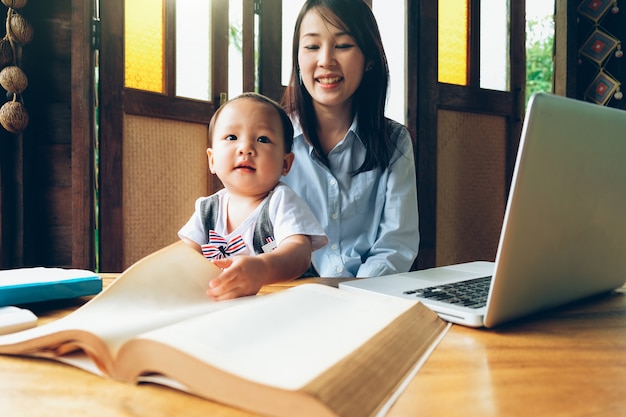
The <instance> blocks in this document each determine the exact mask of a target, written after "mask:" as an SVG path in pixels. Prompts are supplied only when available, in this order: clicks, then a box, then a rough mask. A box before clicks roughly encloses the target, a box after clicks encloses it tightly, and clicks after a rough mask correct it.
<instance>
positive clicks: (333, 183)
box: [330, 178, 337, 186]
mask: <svg viewBox="0 0 626 417" xmlns="http://www.w3.org/2000/svg"><path fill="white" fill-rule="evenodd" d="M330 185H332V186H335V185H337V180H336V179H334V178H333V179H332V180H330Z"/></svg>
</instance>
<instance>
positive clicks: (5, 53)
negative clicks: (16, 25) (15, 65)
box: [0, 36, 13, 68]
mask: <svg viewBox="0 0 626 417" xmlns="http://www.w3.org/2000/svg"><path fill="white" fill-rule="evenodd" d="M12 62H13V48H11V42H9V38H7V37H6V36H5V37H4V38H2V39H0V68H2V67H5V66H7V65H9V64H10V63H12Z"/></svg>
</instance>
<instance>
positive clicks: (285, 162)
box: [283, 152, 295, 176]
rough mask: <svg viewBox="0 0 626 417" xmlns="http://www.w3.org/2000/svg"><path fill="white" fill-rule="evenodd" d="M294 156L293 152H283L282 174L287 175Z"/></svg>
mask: <svg viewBox="0 0 626 417" xmlns="http://www.w3.org/2000/svg"><path fill="white" fill-rule="evenodd" d="M294 158H295V155H294V154H293V152H288V153H286V154H285V157H284V158H283V176H284V175H287V174H288V173H289V170H291V166H292V165H293V160H294Z"/></svg>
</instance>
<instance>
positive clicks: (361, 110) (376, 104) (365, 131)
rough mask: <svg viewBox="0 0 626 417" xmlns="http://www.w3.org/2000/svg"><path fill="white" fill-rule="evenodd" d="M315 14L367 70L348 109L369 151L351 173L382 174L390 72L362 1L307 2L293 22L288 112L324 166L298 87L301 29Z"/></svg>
mask: <svg viewBox="0 0 626 417" xmlns="http://www.w3.org/2000/svg"><path fill="white" fill-rule="evenodd" d="M313 9H315V10H314V12H315V13H318V14H319V15H320V16H321V17H322V19H324V20H325V21H327V22H328V23H329V24H331V25H333V26H336V27H339V28H341V29H342V30H345V31H346V32H347V33H349V34H350V35H351V36H352V37H353V38H354V40H355V41H356V43H357V46H358V47H359V49H360V50H361V52H362V53H363V56H364V58H365V61H364V62H365V65H366V66H367V70H365V69H364V73H363V79H362V80H361V84H360V85H359V87H358V88H357V90H356V91H355V92H354V95H353V98H352V107H353V111H354V113H355V114H356V115H357V126H358V129H359V136H360V137H361V139H362V140H363V142H364V144H365V147H366V149H367V152H366V155H365V161H363V164H362V165H361V167H360V168H359V169H358V170H357V171H356V172H354V174H357V173H359V172H365V171H369V170H372V169H374V168H378V167H380V168H382V169H385V168H387V166H388V165H389V159H390V158H391V154H392V151H393V149H392V147H393V144H392V143H391V141H390V138H389V132H388V129H387V122H386V119H385V103H386V100H387V85H388V83H389V67H388V65H387V57H386V56H385V51H384V49H383V44H382V40H381V37H380V32H379V30H378V24H377V23H376V19H375V18H374V15H373V13H372V11H371V9H370V7H369V6H368V5H367V3H365V2H364V1H363V0H307V1H306V3H304V5H303V6H302V9H301V10H300V14H299V15H298V18H297V19H296V24H295V29H294V33H293V49H292V58H293V59H292V62H293V64H292V69H291V79H290V81H289V85H288V86H287V89H286V90H285V93H284V95H283V98H282V105H283V106H284V107H285V109H286V110H287V112H288V113H289V114H290V115H291V116H292V117H295V118H297V120H298V122H299V123H300V126H301V127H302V131H303V133H304V136H305V138H306V139H307V140H308V141H309V142H310V143H311V145H312V146H313V148H314V149H315V152H316V154H317V156H318V157H319V158H320V159H321V160H322V161H324V162H325V163H328V157H327V155H326V154H325V153H324V151H323V150H322V146H321V144H320V140H319V137H318V136H317V119H316V117H315V110H314V108H313V101H312V98H311V95H310V94H309V93H308V92H307V90H306V88H305V86H304V85H303V83H301V82H300V68H299V65H298V49H299V48H300V28H301V26H302V20H303V18H304V16H305V15H306V14H307V13H308V12H309V11H310V10H313Z"/></svg>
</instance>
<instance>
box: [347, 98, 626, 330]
mask: <svg viewBox="0 0 626 417" xmlns="http://www.w3.org/2000/svg"><path fill="white" fill-rule="evenodd" d="M467 281H472V282H471V283H470V284H472V285H470V286H473V287H480V286H483V287H484V291H485V294H483V298H484V303H483V305H481V304H480V303H473V302H472V301H470V300H469V299H468V295H465V294H462V293H452V294H450V293H449V292H448V290H447V289H445V288H439V286H440V285H452V286H457V285H466V284H467ZM485 281H486V282H485ZM458 282H463V284H458ZM624 282H626V111H622V110H617V109H613V108H607V107H602V106H598V105H596V104H591V103H587V102H583V101H578V100H574V99H569V98H564V97H560V96H555V95H551V94H546V93H538V94H535V95H533V96H532V97H531V100H530V102H529V106H528V110H527V112H526V116H525V119H524V125H523V128H522V137H521V140H520V145H519V149H518V154H517V160H516V164H515V168H514V171H513V178H512V182H511V190H510V193H509V197H508V201H507V206H506V210H505V214H504V221H503V224H502V230H501V234H500V241H499V244H498V249H497V252H496V257H495V262H481V261H478V262H469V263H463V264H458V265H449V266H443V267H436V268H431V269H425V270H420V271H413V272H407V273H400V274H394V275H387V276H382V277H375V278H366V279H359V280H353V281H347V282H342V283H340V284H339V288H341V289H343V290H350V291H365V292H374V293H380V294H386V295H390V296H395V297H404V298H411V299H418V300H420V301H421V302H423V303H424V304H425V305H426V306H428V307H429V308H431V309H432V310H434V311H435V312H437V313H438V314H439V315H440V316H441V317H442V318H443V319H445V320H447V321H450V322H454V323H459V324H463V325H466V326H471V327H488V328H490V327H494V326H498V325H500V324H503V323H506V322H509V321H511V320H515V319H518V318H521V317H524V316H527V315H529V314H532V313H535V312H538V311H542V310H546V309H550V308H554V307H557V306H560V305H563V304H565V303H569V302H572V301H575V300H579V299H582V298H585V297H589V296H592V295H595V294H599V293H603V292H607V291H611V290H614V289H616V288H619V287H621V286H622V285H623V284H624ZM472 291H478V290H472Z"/></svg>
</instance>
